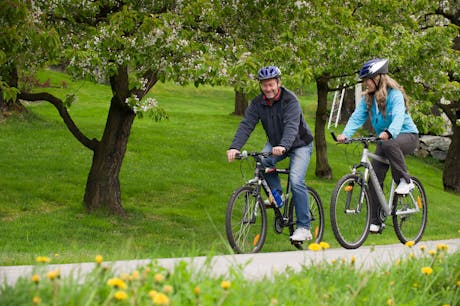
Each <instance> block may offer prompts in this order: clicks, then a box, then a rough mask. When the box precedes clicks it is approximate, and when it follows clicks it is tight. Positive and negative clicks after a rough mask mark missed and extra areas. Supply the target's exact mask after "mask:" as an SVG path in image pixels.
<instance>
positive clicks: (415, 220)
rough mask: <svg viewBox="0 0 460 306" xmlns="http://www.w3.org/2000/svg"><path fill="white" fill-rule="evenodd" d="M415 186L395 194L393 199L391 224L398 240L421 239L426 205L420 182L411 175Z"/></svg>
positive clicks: (425, 221)
mask: <svg viewBox="0 0 460 306" xmlns="http://www.w3.org/2000/svg"><path fill="white" fill-rule="evenodd" d="M411 179H412V182H414V185H415V188H414V189H413V190H412V191H411V192H410V193H409V194H407V195H399V194H395V197H394V200H393V209H392V215H393V226H394V229H395V233H396V236H398V238H399V241H401V242H402V243H406V242H408V241H413V242H415V243H417V242H419V241H420V239H422V236H423V232H424V231H425V227H426V223H427V219H428V206H427V200H426V194H425V190H424V189H423V186H422V183H421V182H420V181H419V180H418V179H417V178H415V177H411Z"/></svg>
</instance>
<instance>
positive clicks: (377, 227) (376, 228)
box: [369, 224, 380, 233]
mask: <svg viewBox="0 0 460 306" xmlns="http://www.w3.org/2000/svg"><path fill="white" fill-rule="evenodd" d="M369 232H371V233H378V232H380V225H377V224H371V226H369Z"/></svg>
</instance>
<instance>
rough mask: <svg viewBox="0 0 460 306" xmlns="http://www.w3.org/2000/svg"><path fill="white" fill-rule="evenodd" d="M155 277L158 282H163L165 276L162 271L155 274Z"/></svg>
mask: <svg viewBox="0 0 460 306" xmlns="http://www.w3.org/2000/svg"><path fill="white" fill-rule="evenodd" d="M153 279H154V280H155V281H156V282H157V283H161V282H162V281H163V280H164V279H165V277H164V276H163V274H160V273H157V274H155V276H154V277H153Z"/></svg>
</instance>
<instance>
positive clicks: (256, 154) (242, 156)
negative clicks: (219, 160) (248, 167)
mask: <svg viewBox="0 0 460 306" xmlns="http://www.w3.org/2000/svg"><path fill="white" fill-rule="evenodd" d="M271 155H272V152H248V151H242V152H241V153H239V154H237V155H236V156H235V159H246V158H248V157H250V156H252V157H269V156H271Z"/></svg>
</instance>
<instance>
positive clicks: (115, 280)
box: [107, 277, 127, 289]
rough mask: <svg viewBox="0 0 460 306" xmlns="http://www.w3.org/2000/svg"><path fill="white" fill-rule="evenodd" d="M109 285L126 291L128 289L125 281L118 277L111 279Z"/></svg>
mask: <svg viewBox="0 0 460 306" xmlns="http://www.w3.org/2000/svg"><path fill="white" fill-rule="evenodd" d="M107 285H109V286H110V287H113V288H117V289H126V287H127V286H126V283H125V281H124V280H122V279H120V278H117V277H115V278H111V279H109V280H108V281H107Z"/></svg>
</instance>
